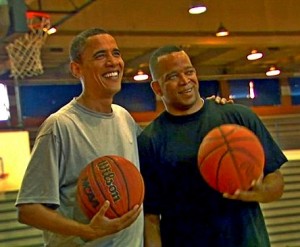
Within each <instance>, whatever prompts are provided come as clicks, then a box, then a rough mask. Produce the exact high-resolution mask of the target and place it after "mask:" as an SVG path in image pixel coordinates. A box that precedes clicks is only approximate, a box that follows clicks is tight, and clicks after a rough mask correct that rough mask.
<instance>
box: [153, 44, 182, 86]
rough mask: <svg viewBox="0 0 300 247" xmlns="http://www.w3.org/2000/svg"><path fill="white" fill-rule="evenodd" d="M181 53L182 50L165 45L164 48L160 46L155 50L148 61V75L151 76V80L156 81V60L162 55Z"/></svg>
mask: <svg viewBox="0 0 300 247" xmlns="http://www.w3.org/2000/svg"><path fill="white" fill-rule="evenodd" d="M180 51H183V49H182V48H180V47H178V46H175V45H166V46H162V47H160V48H158V49H156V50H155V51H154V52H153V53H152V55H151V57H150V60H149V68H150V73H151V76H152V79H153V80H156V79H157V71H156V65H157V62H158V58H159V57H161V56H164V55H168V54H171V53H173V52H180Z"/></svg>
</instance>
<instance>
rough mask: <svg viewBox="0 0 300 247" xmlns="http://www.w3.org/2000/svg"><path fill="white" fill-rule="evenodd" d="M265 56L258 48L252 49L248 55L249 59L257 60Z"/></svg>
mask: <svg viewBox="0 0 300 247" xmlns="http://www.w3.org/2000/svg"><path fill="white" fill-rule="evenodd" d="M262 57H263V54H262V53H261V52H258V51H257V50H252V51H251V53H250V54H249V55H248V56H247V59H248V60H257V59H260V58H262Z"/></svg>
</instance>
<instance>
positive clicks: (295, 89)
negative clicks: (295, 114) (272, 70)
mask: <svg viewBox="0 0 300 247" xmlns="http://www.w3.org/2000/svg"><path fill="white" fill-rule="evenodd" d="M289 83H290V88H291V97H292V104H293V105H300V78H290V79H289Z"/></svg>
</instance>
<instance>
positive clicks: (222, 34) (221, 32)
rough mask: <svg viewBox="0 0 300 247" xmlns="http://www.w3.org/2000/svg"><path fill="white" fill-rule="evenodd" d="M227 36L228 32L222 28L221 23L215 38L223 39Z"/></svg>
mask: <svg viewBox="0 0 300 247" xmlns="http://www.w3.org/2000/svg"><path fill="white" fill-rule="evenodd" d="M228 35H229V32H228V30H227V29H226V28H225V27H224V26H223V24H222V23H220V26H219V28H218V30H217V32H216V36H217V37H224V36H228Z"/></svg>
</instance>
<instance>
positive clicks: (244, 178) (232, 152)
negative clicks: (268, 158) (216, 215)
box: [198, 124, 265, 194]
mask: <svg viewBox="0 0 300 247" xmlns="http://www.w3.org/2000/svg"><path fill="white" fill-rule="evenodd" d="M264 162H265V156H264V150H263V147H262V145H261V143H260V141H259V139H258V138H257V136H256V135H255V134H254V133H253V132H252V131H251V130H249V129H247V128H246V127H243V126H240V125H236V124H224V125H221V126H219V127H216V128H214V129H212V130H211V131H210V132H208V134H207V135H206V136H205V137H204V139H203V141H202V143H201V145H200V147H199V151H198V168H199V170H200V173H201V175H202V177H203V178H204V180H205V181H206V182H207V183H208V184H209V185H210V186H211V187H212V188H214V189H216V190H218V191H219V192H221V193H224V192H227V193H230V194H233V193H234V192H235V191H236V190H237V189H241V190H248V189H250V187H251V183H252V181H253V180H257V179H258V178H259V177H260V175H261V174H262V172H263V168H264Z"/></svg>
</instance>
